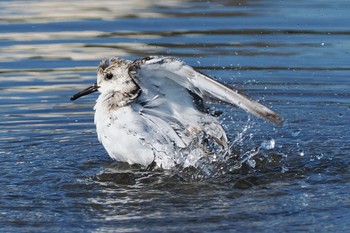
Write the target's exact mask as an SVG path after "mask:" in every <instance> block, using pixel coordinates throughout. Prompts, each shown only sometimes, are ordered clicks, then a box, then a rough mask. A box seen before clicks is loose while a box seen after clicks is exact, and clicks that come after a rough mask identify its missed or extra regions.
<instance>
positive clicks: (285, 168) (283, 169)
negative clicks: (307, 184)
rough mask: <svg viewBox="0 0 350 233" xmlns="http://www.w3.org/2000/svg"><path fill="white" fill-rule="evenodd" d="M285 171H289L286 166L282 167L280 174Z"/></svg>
mask: <svg viewBox="0 0 350 233" xmlns="http://www.w3.org/2000/svg"><path fill="white" fill-rule="evenodd" d="M287 171H289V168H287V167H286V166H282V170H281V172H282V173H285V172H287Z"/></svg>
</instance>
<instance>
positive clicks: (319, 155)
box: [316, 153, 324, 159]
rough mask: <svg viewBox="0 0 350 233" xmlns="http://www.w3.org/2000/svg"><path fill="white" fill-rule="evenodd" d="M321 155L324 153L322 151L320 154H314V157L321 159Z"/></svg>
mask: <svg viewBox="0 0 350 233" xmlns="http://www.w3.org/2000/svg"><path fill="white" fill-rule="evenodd" d="M323 156H324V154H323V153H321V154H318V155H316V158H317V159H322V158H323Z"/></svg>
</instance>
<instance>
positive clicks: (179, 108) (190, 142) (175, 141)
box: [72, 57, 282, 169]
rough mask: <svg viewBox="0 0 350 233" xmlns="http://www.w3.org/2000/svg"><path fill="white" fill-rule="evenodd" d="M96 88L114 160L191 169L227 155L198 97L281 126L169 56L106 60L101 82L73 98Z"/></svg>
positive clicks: (103, 134)
mask: <svg viewBox="0 0 350 233" xmlns="http://www.w3.org/2000/svg"><path fill="white" fill-rule="evenodd" d="M96 90H98V91H99V92H100V93H101V94H100V96H99V97H98V99H97V102H96V105H95V108H94V109H95V124H96V129H97V134H98V139H99V141H100V142H102V144H103V146H104V147H105V149H106V150H107V152H108V154H109V155H110V156H111V157H112V158H113V159H115V160H118V161H125V162H128V163H130V164H134V163H138V164H141V165H143V166H148V165H150V164H151V163H152V162H155V163H156V164H157V166H159V167H162V168H166V169H167V168H171V167H173V166H175V165H177V164H182V165H184V166H191V165H195V164H196V162H197V161H198V160H199V159H200V158H201V156H210V155H211V154H213V153H224V152H225V151H227V149H228V146H227V143H228V141H227V137H226V133H225V131H224V130H223V128H222V127H221V125H220V123H219V122H218V120H217V119H216V117H214V116H211V115H209V114H207V113H205V112H203V111H202V110H201V109H200V108H199V107H198V104H197V103H196V101H195V100H194V96H195V97H197V98H205V97H211V98H215V99H218V100H221V101H224V102H227V103H229V104H233V105H236V106H238V107H241V108H243V109H244V110H246V111H248V112H250V113H252V114H254V115H256V116H259V117H262V118H265V119H267V120H270V121H272V122H274V123H276V124H281V123H282V120H281V117H280V116H279V115H278V114H276V113H275V112H274V111H272V110H270V109H269V108H267V107H265V106H263V105H261V104H260V103H258V102H256V101H254V100H251V99H249V98H248V97H246V96H245V95H242V94H240V93H238V91H236V90H232V89H230V88H228V87H226V86H224V85H223V84H220V83H218V82H216V81H214V80H213V79H211V78H210V77H208V76H206V75H204V74H202V73H200V72H198V71H196V70H194V69H193V68H192V67H190V66H187V65H185V64H184V63H183V62H182V61H179V60H177V59H175V58H170V57H146V58H143V59H138V60H135V61H129V60H123V59H119V58H115V57H113V58H110V59H108V60H106V59H105V60H103V61H102V62H101V63H100V65H99V68H98V72H97V83H96V84H94V85H93V86H91V87H89V88H88V89H86V90H84V91H82V92H80V93H78V94H76V95H75V96H73V97H72V100H74V99H77V98H79V97H80V96H82V95H85V94H89V93H91V92H94V91H96ZM191 93H192V94H191ZM209 143H210V144H211V146H208V144H209ZM213 144H214V146H213ZM211 148H215V150H214V149H211ZM218 148H219V149H218ZM194 154H195V155H196V156H193V155H194Z"/></svg>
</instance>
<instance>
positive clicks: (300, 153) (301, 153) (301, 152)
mask: <svg viewBox="0 0 350 233" xmlns="http://www.w3.org/2000/svg"><path fill="white" fill-rule="evenodd" d="M298 153H299V155H300V156H302V157H303V156H304V155H305V152H304V150H302V149H300V150H299V151H298Z"/></svg>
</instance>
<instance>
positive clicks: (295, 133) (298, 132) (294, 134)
mask: <svg viewBox="0 0 350 233" xmlns="http://www.w3.org/2000/svg"><path fill="white" fill-rule="evenodd" d="M300 132H301V129H295V130H293V132H292V136H293V137H297V136H299V134H300Z"/></svg>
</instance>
